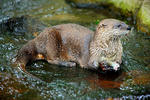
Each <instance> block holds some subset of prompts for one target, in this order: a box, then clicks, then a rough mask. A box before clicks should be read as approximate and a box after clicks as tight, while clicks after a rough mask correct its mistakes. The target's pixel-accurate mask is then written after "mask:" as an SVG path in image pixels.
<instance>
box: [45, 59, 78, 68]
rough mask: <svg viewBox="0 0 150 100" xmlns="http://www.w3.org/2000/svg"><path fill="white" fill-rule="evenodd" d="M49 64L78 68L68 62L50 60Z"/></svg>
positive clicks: (73, 63)
mask: <svg viewBox="0 0 150 100" xmlns="http://www.w3.org/2000/svg"><path fill="white" fill-rule="evenodd" d="M48 62H49V63H51V64H55V65H61V66H65V67H74V66H76V63H75V62H69V61H68V62H67V61H58V60H48Z"/></svg>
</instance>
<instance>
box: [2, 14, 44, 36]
mask: <svg viewBox="0 0 150 100" xmlns="http://www.w3.org/2000/svg"><path fill="white" fill-rule="evenodd" d="M44 28H45V25H44V24H42V23H41V22H39V21H38V20H36V19H34V18H32V17H29V16H20V17H12V18H7V19H4V20H2V21H1V22H0V34H5V33H9V34H14V35H25V33H34V32H37V31H40V30H43V29H44Z"/></svg>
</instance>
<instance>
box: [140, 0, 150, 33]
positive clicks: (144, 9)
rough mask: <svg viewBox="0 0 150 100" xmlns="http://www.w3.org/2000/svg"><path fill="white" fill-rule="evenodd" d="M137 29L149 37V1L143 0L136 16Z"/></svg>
mask: <svg viewBox="0 0 150 100" xmlns="http://www.w3.org/2000/svg"><path fill="white" fill-rule="evenodd" d="M137 28H138V29H139V30H141V31H144V32H146V33H148V34H149V35H150V1H149V0H144V1H143V4H142V5H141V8H140V10H139V12H138V14H137Z"/></svg>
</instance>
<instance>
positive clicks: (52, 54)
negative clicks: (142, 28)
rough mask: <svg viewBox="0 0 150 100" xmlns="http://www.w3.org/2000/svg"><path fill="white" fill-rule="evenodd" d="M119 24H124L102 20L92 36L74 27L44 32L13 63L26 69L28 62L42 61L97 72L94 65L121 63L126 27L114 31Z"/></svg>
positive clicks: (83, 29)
mask: <svg viewBox="0 0 150 100" xmlns="http://www.w3.org/2000/svg"><path fill="white" fill-rule="evenodd" d="M120 23H123V22H121V21H118V20H115V19H107V20H104V21H102V22H101V23H100V24H99V25H98V27H97V29H96V32H95V33H94V32H93V31H91V30H89V29H87V28H85V27H83V26H81V25H77V24H61V25H56V26H53V27H51V28H46V29H45V30H44V31H43V32H41V33H40V35H39V36H37V37H36V38H35V39H33V40H31V41H29V42H28V43H27V44H26V45H24V46H23V47H22V48H21V49H20V50H19V52H18V54H17V58H16V63H20V64H23V65H24V66H26V64H27V63H28V62H32V61H34V60H37V59H45V60H47V61H48V62H49V63H51V64H58V65H62V66H76V63H78V64H79V65H80V66H81V67H83V68H97V67H98V65H97V64H98V63H100V62H103V61H106V62H108V63H111V62H116V63H121V56H122V44H121V42H120V37H119V36H120V33H123V31H126V28H127V27H128V25H126V24H124V23H123V24H122V27H121V28H122V29H121V28H120V29H115V28H114V27H115V25H116V24H120ZM123 28H124V29H123ZM121 30H123V31H121ZM119 32H120V33H119ZM114 33H116V34H114ZM115 35H116V36H115ZM114 37H115V38H114ZM112 48H113V49H112ZM94 62H96V65H95V64H94Z"/></svg>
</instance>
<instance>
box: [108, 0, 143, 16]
mask: <svg viewBox="0 0 150 100" xmlns="http://www.w3.org/2000/svg"><path fill="white" fill-rule="evenodd" d="M109 2H110V3H112V4H113V5H115V7H117V8H121V9H122V11H123V12H125V13H127V12H132V13H134V12H135V11H136V10H137V9H138V8H139V7H140V5H141V3H142V1H141V0H109Z"/></svg>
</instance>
